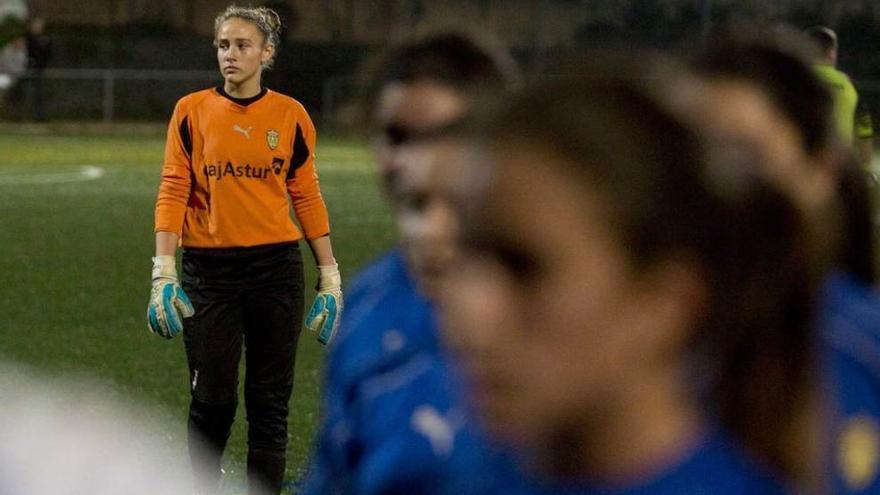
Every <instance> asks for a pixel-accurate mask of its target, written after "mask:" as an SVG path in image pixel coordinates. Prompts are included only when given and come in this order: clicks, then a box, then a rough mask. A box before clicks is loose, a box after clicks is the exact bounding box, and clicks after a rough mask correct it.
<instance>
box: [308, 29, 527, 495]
mask: <svg viewBox="0 0 880 495" xmlns="http://www.w3.org/2000/svg"><path fill="white" fill-rule="evenodd" d="M368 74H369V80H368V81H367V83H366V84H365V95H364V101H365V102H366V103H365V108H364V114H365V119H366V121H368V122H371V132H372V135H373V137H374V146H375V153H376V161H377V166H378V172H379V176H380V178H381V182H382V187H383V189H384V192H385V193H386V195H387V198H388V200H389V201H390V203H391V206H392V211H393V213H394V216H395V220H396V222H397V224H398V227H399V229H400V245H399V247H397V248H396V249H394V250H392V251H391V252H389V253H388V254H386V255H385V256H383V257H381V258H380V259H378V260H377V261H376V262H374V263H373V264H372V265H370V266H368V267H367V268H365V269H364V270H363V271H362V272H361V274H360V275H359V276H358V278H357V279H356V280H355V281H354V282H353V283H352V285H351V286H350V287H349V290H348V294H349V295H348V300H347V302H346V304H347V311H348V313H347V315H346V317H345V319H344V320H343V322H342V325H341V328H340V330H339V332H338V335H337V336H336V338H335V339H334V341H333V344H332V346H331V350H330V355H329V357H328V364H327V370H326V384H325V391H324V400H323V419H322V424H321V427H320V430H319V432H318V438H317V443H316V448H315V451H314V454H313V459H312V462H311V466H310V469H309V472H308V474H307V477H306V479H305V481H304V483H303V487H302V489H303V492H304V493H307V494H334V493H345V494H380V493H419V494H430V493H440V492H443V491H446V490H448V489H449V488H448V485H449V483H469V484H471V485H472V486H475V485H478V484H479V483H480V481H479V480H478V479H476V478H475V477H471V476H469V475H468V474H466V472H467V471H468V470H469V469H471V466H473V468H474V469H476V468H477V463H475V462H471V461H470V460H469V459H470V457H471V456H475V455H476V454H475V453H476V452H478V451H479V445H480V444H479V440H478V439H477V437H476V436H475V434H474V433H473V432H472V431H471V426H470V424H469V421H468V414H467V412H466V410H465V407H464V406H463V405H462V404H461V402H460V400H459V398H458V395H457V387H456V385H455V378H454V373H453V371H452V367H451V366H450V364H449V363H448V361H447V358H446V356H445V354H444V351H443V349H442V348H441V346H440V343H439V336H438V334H437V324H436V321H435V315H434V307H433V302H432V300H433V298H434V297H435V295H436V291H437V286H438V283H439V281H440V280H442V279H443V277H445V276H446V274H447V273H448V272H449V271H450V270H451V269H454V268H455V266H456V263H457V256H456V245H455V234H456V221H455V218H454V217H453V216H452V215H451V213H450V211H451V208H450V207H449V206H448V201H447V200H446V199H444V197H443V196H442V195H441V194H439V193H438V192H437V191H435V190H433V189H432V188H431V186H430V183H431V181H433V180H434V179H435V177H434V176H435V174H436V173H440V174H443V175H447V174H452V173H453V172H451V170H453V169H455V168H456V167H455V165H457V164H459V163H460V162H461V160H459V159H458V158H456V157H455V150H456V149H457V147H456V146H454V145H453V144H452V143H453V142H454V141H455V139H456V138H455V137H454V134H455V133H454V128H455V127H456V126H457V125H458V124H459V123H460V121H461V120H462V119H463V118H464V116H465V114H466V113H467V112H468V110H469V109H470V108H471V107H472V106H473V105H474V103H475V102H477V101H482V100H483V98H486V97H490V96H495V97H497V96H498V95H500V94H502V93H504V92H506V91H507V89H509V88H510V87H511V86H512V85H513V84H514V83H515V81H516V78H517V75H516V70H515V67H514V64H513V61H512V59H511V58H510V56H509V55H508V54H507V53H506V52H504V51H503V50H501V49H500V48H499V47H496V46H493V44H492V43H491V42H489V41H488V40H478V39H476V38H474V37H473V36H470V35H465V34H460V33H453V32H442V33H436V34H433V35H429V36H425V37H419V38H417V39H414V40H409V41H407V42H404V43H402V44H400V45H398V46H395V47H392V48H391V49H389V50H388V51H387V52H386V53H384V54H383V56H381V57H380V58H379V59H378V60H377V61H375V62H374V63H373V65H372V66H371V67H370V70H368ZM444 143H446V145H444ZM438 161H443V162H444V165H443V167H437V166H432V164H435V163H437V162H438ZM474 472H477V473H478V474H482V473H480V472H478V471H474Z"/></svg>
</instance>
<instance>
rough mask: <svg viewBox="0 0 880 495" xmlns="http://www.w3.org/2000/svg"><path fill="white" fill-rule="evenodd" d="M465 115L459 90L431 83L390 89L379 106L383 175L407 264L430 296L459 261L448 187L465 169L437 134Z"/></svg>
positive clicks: (378, 142) (379, 151)
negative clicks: (456, 255) (448, 181)
mask: <svg viewBox="0 0 880 495" xmlns="http://www.w3.org/2000/svg"><path fill="white" fill-rule="evenodd" d="M463 111H464V99H463V98H462V97H461V95H460V94H459V93H458V92H457V91H455V90H453V89H451V88H449V87H448V86H445V85H442V84H438V83H433V82H428V81H425V82H416V83H406V84H404V83H392V84H389V85H388V86H386V87H385V88H384V89H383V91H382V92H381V93H380V95H379V102H378V105H377V113H376V127H377V129H378V135H377V136H376V139H375V148H376V161H377V164H378V167H379V174H380V176H381V178H382V181H383V184H384V186H385V189H386V193H387V194H388V197H389V199H390V200H391V203H392V207H393V209H394V215H395V220H396V222H397V226H398V228H399V230H400V239H401V246H402V247H403V251H404V254H405V256H406V260H407V265H408V266H409V269H410V271H411V273H412V274H413V276H414V277H415V279H416V281H417V282H418V284H419V287H420V288H421V290H422V291H423V292H424V293H425V294H426V295H428V296H431V297H433V296H434V295H435V293H436V288H437V284H438V283H439V279H440V278H442V277H443V276H444V274H445V273H446V271H447V270H448V269H449V267H450V265H451V264H452V263H453V262H454V261H453V260H454V258H455V253H456V246H455V237H456V235H457V227H458V225H457V219H456V218H455V215H454V212H453V211H452V208H451V206H450V200H449V194H448V191H447V189H448V188H447V187H446V186H445V185H444V184H445V181H446V180H447V179H448V178H450V176H451V175H455V174H456V172H455V170H457V168H458V165H459V164H460V160H459V159H458V158H456V156H455V155H456V154H457V153H456V150H457V149H458V146H456V144H455V143H454V142H452V141H450V140H449V139H446V138H442V137H439V136H438V133H439V132H440V131H442V130H443V129H444V128H446V127H447V126H449V125H450V124H452V123H454V122H456V121H457V120H458V119H459V118H460V117H461V115H462V113H463Z"/></svg>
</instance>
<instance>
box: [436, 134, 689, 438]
mask: <svg viewBox="0 0 880 495" xmlns="http://www.w3.org/2000/svg"><path fill="white" fill-rule="evenodd" d="M495 159H496V163H497V166H496V168H495V169H494V175H493V182H492V184H491V185H490V186H489V187H488V189H487V190H485V191H484V193H483V194H484V197H483V198H481V199H480V201H482V202H483V204H481V205H480V207H479V208H478V210H479V212H478V213H476V214H475V215H476V216H475V217H474V220H473V222H472V223H471V222H467V223H466V224H465V230H466V232H467V234H468V237H467V239H468V242H467V244H466V246H465V251H464V253H463V256H462V257H463V261H462V262H461V266H460V268H458V269H456V270H454V271H452V272H451V273H450V275H449V276H448V278H447V281H446V284H445V285H444V288H443V291H442V298H441V307H442V310H443V314H444V317H445V321H444V329H445V332H446V335H447V338H448V341H449V343H450V344H451V347H452V348H453V350H455V351H456V352H457V354H458V356H459V357H460V359H461V361H462V364H463V368H464V370H465V372H466V377H467V378H468V379H469V381H470V385H471V387H470V388H469V390H472V391H473V394H474V397H473V399H475V403H476V405H477V407H478V410H479V411H480V412H481V414H482V416H483V417H484V419H485V420H486V423H487V426H488V427H489V429H490V431H492V432H494V433H495V435H496V436H498V437H501V438H502V439H506V440H508V441H513V442H517V443H518V442H525V443H532V444H533V443H535V442H541V440H542V439H544V440H546V438H548V436H549V435H552V433H553V432H554V431H556V430H557V429H558V428H560V427H565V426H566V425H571V424H578V423H583V422H584V421H585V420H587V421H589V419H590V418H591V416H595V415H597V414H601V410H602V408H603V404H608V403H610V402H609V401H613V400H615V397H616V396H617V395H618V394H620V393H622V392H624V391H626V390H628V388H627V387H634V386H638V384H639V383H640V379H641V377H644V376H645V375H646V373H650V372H651V371H650V370H652V369H659V366H662V364H660V363H665V362H667V361H668V360H669V355H670V353H671V352H673V351H671V347H672V346H673V345H675V344H674V342H673V341H674V340H675V338H676V337H677V335H679V334H677V333H676V332H677V331H678V330H680V329H681V326H682V321H683V320H682V312H681V311H680V310H681V308H682V307H683V303H682V301H681V300H680V298H678V297H677V295H676V294H675V290H671V291H670V290H667V289H669V288H670V287H673V286H674V283H673V284H672V285H670V284H668V283H666V281H665V278H667V275H670V274H671V272H670V273H666V274H664V273H661V272H662V270H660V269H653V268H652V269H649V270H648V271H643V272H640V273H639V274H635V272H634V270H632V268H631V265H630V264H629V263H628V258H627V256H626V254H625V251H624V249H623V247H622V245H621V243H620V241H619V239H618V237H617V235H616V233H615V232H614V231H613V230H612V228H611V226H610V223H609V221H608V209H607V208H605V205H604V204H603V200H602V197H601V195H600V194H598V193H597V192H596V191H595V190H593V189H592V188H591V187H589V186H588V185H584V184H583V182H584V180H583V179H580V178H577V176H575V175H574V174H569V173H567V172H564V171H563V170H564V168H563V167H565V166H566V165H567V164H566V163H565V162H564V161H562V160H560V159H558V158H556V157H554V156H553V155H552V154H549V153H543V154H539V153H536V152H534V151H530V150H528V149H519V150H514V149H512V148H511V149H502V150H501V151H500V152H498V153H496V156H495ZM655 271H656V272H657V273H656V274H653V273H652V272H655ZM685 278H687V277H685ZM670 296H671V297H670Z"/></svg>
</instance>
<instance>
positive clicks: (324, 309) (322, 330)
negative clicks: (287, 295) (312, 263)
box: [306, 264, 342, 345]
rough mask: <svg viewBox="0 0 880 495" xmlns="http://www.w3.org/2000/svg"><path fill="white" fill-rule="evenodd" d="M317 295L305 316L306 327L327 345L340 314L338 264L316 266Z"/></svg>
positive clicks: (340, 284)
mask: <svg viewBox="0 0 880 495" xmlns="http://www.w3.org/2000/svg"><path fill="white" fill-rule="evenodd" d="M315 290H317V291H318V295H316V296H315V302H314V303H312V309H311V310H309V314H308V315H307V316H306V328H308V329H309V330H311V331H313V332H316V333H317V334H318V342H320V343H322V344H324V345H327V344H328V343H330V340H332V339H333V336H334V335H336V330H337V329H338V328H339V318H340V316H342V276H341V275H339V265H337V264H333V265H323V266H322V265H319V266H318V286H317V287H315Z"/></svg>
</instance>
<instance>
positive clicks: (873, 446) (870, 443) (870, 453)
mask: <svg viewBox="0 0 880 495" xmlns="http://www.w3.org/2000/svg"><path fill="white" fill-rule="evenodd" d="M837 465H838V469H839V472H840V474H841V477H842V478H843V480H844V481H845V482H846V484H847V486H848V488H849V489H851V490H853V491H861V490H863V489H865V488H867V487H868V486H870V485H871V483H872V482H873V481H874V479H875V478H876V476H877V471H878V465H880V428H878V424H877V422H876V420H875V419H874V418H872V417H870V416H867V415H857V416H855V417H853V418H851V419H850V420H849V421H848V422H847V423H846V425H845V426H844V427H843V429H842V431H841V433H840V436H839V438H838V444H837Z"/></svg>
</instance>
